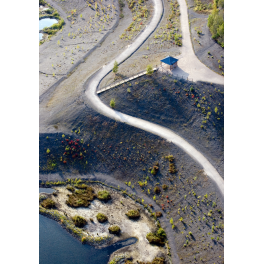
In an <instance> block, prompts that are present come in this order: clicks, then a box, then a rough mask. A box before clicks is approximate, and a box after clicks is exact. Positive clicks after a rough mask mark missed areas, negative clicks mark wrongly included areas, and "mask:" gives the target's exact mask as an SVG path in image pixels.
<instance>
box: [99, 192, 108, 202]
mask: <svg viewBox="0 0 264 264" xmlns="http://www.w3.org/2000/svg"><path fill="white" fill-rule="evenodd" d="M97 198H98V199H99V200H102V201H108V200H110V199H111V196H110V194H109V192H108V191H99V192H98V194H97Z"/></svg>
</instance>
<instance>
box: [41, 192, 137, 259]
mask: <svg viewBox="0 0 264 264" xmlns="http://www.w3.org/2000/svg"><path fill="white" fill-rule="evenodd" d="M45 190H47V189H45ZM51 190H52V189H51ZM41 191H43V190H41V188H40V192H41ZM136 241H137V239H136V238H129V239H128V240H125V241H121V242H117V243H115V244H114V245H112V246H109V247H106V248H102V249H96V248H94V247H92V246H89V245H83V244H82V243H81V242H80V241H79V240H77V239H76V238H74V237H73V236H71V235H70V234H69V233H68V232H67V231H66V230H64V229H63V228H62V227H61V226H60V225H59V224H58V223H57V222H56V221H54V220H52V219H49V218H47V217H45V216H43V215H39V264H62V263H63V264H106V263H107V262H108V260H109V256H110V255H111V254H112V253H113V252H114V251H116V250H118V249H119V248H122V247H124V246H128V245H131V244H134V243H136Z"/></svg>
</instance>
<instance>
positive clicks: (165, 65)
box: [161, 61, 177, 70]
mask: <svg viewBox="0 0 264 264" xmlns="http://www.w3.org/2000/svg"><path fill="white" fill-rule="evenodd" d="M161 66H162V67H163V68H164V69H166V70H172V69H174V68H176V67H177V61H176V62H175V63H174V64H173V65H168V64H166V63H163V62H162V63H161Z"/></svg>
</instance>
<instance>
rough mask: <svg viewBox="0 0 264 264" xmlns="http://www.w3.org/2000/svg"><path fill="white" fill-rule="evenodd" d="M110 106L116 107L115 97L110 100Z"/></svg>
mask: <svg viewBox="0 0 264 264" xmlns="http://www.w3.org/2000/svg"><path fill="white" fill-rule="evenodd" d="M110 106H111V107H112V108H114V107H115V99H114V98H112V99H111V101H110Z"/></svg>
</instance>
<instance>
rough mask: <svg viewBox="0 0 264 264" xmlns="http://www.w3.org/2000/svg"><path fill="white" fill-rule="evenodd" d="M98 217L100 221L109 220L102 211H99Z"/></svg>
mask: <svg viewBox="0 0 264 264" xmlns="http://www.w3.org/2000/svg"><path fill="white" fill-rule="evenodd" d="M96 218H97V220H98V222H99V223H104V222H106V221H107V220H108V218H107V216H106V215H104V214H102V213H98V214H97V215H96Z"/></svg>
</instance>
